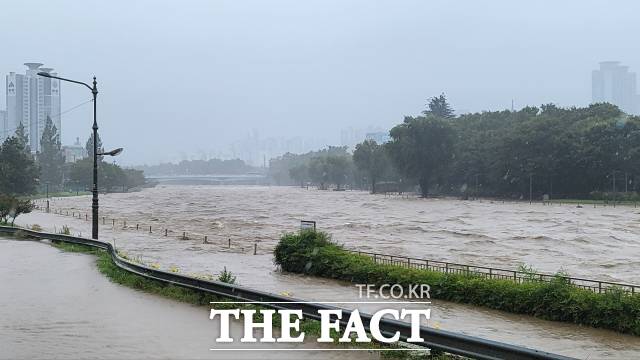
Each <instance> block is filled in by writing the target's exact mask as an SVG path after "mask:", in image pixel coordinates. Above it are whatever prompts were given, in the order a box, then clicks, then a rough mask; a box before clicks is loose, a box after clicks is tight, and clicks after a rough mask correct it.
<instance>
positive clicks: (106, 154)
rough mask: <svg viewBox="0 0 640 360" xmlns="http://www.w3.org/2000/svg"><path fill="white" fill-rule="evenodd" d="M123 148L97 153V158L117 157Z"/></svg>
mask: <svg viewBox="0 0 640 360" xmlns="http://www.w3.org/2000/svg"><path fill="white" fill-rule="evenodd" d="M123 150H124V149H123V148H117V149H114V150H111V151H107V152H102V153H98V155H99V156H118V155H120V153H121V152H122V151H123Z"/></svg>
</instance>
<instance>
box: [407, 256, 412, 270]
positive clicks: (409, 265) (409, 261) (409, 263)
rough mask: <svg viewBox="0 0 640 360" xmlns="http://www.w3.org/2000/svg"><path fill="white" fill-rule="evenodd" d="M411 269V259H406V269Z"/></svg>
mask: <svg viewBox="0 0 640 360" xmlns="http://www.w3.org/2000/svg"><path fill="white" fill-rule="evenodd" d="M410 267H411V258H407V269H408V268H410Z"/></svg>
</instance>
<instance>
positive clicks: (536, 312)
mask: <svg viewBox="0 0 640 360" xmlns="http://www.w3.org/2000/svg"><path fill="white" fill-rule="evenodd" d="M274 255H275V263H276V264H277V265H279V266H280V267H281V268H282V270H284V271H290V272H295V273H304V274H308V275H314V276H322V277H329V278H334V279H340V280H346V281H351V282H354V283H359V284H376V285H381V284H401V285H403V286H405V287H407V286H409V285H410V284H428V285H430V286H431V292H430V294H431V297H432V298H435V299H443V300H448V301H455V302H460V303H468V304H473V305H480V306H486V307H489V308H493V309H497V310H503V311H508V312H513V313H518V314H528V315H532V316H536V317H539V318H543V319H547V320H555V321H566V322H572V323H576V324H581V325H588V326H592V327H599V328H606V329H611V330H615V331H619V332H623V333H630V334H634V335H640V296H639V295H628V294H625V293H623V292H622V291H616V290H613V291H608V292H607V293H604V294H597V293H594V292H591V291H588V290H582V289H578V288H576V287H573V286H571V285H568V284H567V283H566V280H564V279H563V278H562V277H558V278H556V279H555V280H554V281H552V282H548V283H547V282H525V283H522V284H516V283H514V282H511V281H508V280H494V279H485V278H480V277H475V276H465V275H457V274H445V273H441V272H434V271H427V270H419V269H407V268H403V267H398V266H390V265H380V264H376V263H375V262H374V261H373V259H371V258H369V257H367V256H362V255H357V254H353V253H350V252H347V251H345V250H343V249H342V248H341V247H340V246H338V245H336V244H333V243H331V241H330V240H329V237H328V235H327V234H325V233H322V232H313V231H304V232H301V233H299V234H286V235H284V236H283V237H282V238H281V240H280V242H279V243H278V245H277V246H276V248H275V251H274Z"/></svg>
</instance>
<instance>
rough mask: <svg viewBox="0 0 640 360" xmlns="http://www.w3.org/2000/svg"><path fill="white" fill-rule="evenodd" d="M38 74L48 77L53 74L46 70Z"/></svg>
mask: <svg viewBox="0 0 640 360" xmlns="http://www.w3.org/2000/svg"><path fill="white" fill-rule="evenodd" d="M38 75H40V76H44V77H48V78H50V77H51V74H49V73H46V72H44V71H41V72H39V73H38Z"/></svg>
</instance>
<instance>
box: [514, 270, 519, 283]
mask: <svg viewBox="0 0 640 360" xmlns="http://www.w3.org/2000/svg"><path fill="white" fill-rule="evenodd" d="M513 281H515V282H516V283H518V272H517V271H514V272H513Z"/></svg>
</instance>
